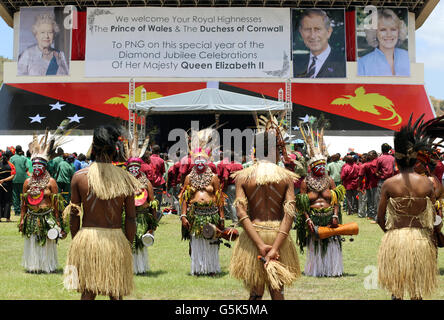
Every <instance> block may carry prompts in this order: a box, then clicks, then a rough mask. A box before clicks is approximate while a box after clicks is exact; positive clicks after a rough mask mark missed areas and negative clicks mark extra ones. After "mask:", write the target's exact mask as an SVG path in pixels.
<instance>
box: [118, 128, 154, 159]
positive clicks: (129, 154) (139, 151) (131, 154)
mask: <svg viewBox="0 0 444 320" xmlns="http://www.w3.org/2000/svg"><path fill="white" fill-rule="evenodd" d="M122 140H123V148H124V155H125V160H126V163H127V165H129V164H130V163H139V164H142V162H143V161H142V157H143V155H144V154H145V152H146V150H147V148H148V144H149V142H150V137H149V136H147V137H146V138H145V140H144V141H143V143H142V145H141V146H140V147H139V132H138V131H135V132H134V133H133V136H132V138H122Z"/></svg>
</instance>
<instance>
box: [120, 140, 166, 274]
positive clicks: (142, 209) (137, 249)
mask: <svg viewBox="0 0 444 320" xmlns="http://www.w3.org/2000/svg"><path fill="white" fill-rule="evenodd" d="M138 140H139V139H138V136H137V134H136V135H135V137H134V138H133V139H132V140H131V142H130V143H128V141H127V144H126V145H125V151H126V152H125V153H126V158H127V159H128V160H127V161H126V164H125V166H126V168H127V170H128V172H129V173H131V175H133V176H134V177H135V178H136V179H137V180H139V182H140V183H141V185H142V189H140V190H138V191H137V192H136V195H135V206H136V235H135V237H134V241H133V244H132V250H133V266H134V274H144V273H145V272H147V271H148V270H149V262H148V250H147V247H146V246H145V245H144V243H143V241H142V238H143V236H145V235H146V236H149V235H147V233H149V234H150V235H151V236H154V231H155V230H156V228H157V226H158V221H157V219H156V212H157V209H158V206H159V202H158V201H157V200H155V199H154V191H153V186H152V184H151V182H150V181H149V180H148V178H147V176H146V175H145V173H143V172H142V171H140V167H141V165H142V163H143V160H142V159H141V157H142V156H143V155H144V154H145V151H146V148H147V146H148V143H149V137H147V138H146V139H145V142H144V143H143V145H142V147H141V148H140V149H139V148H138V145H137V144H138ZM122 227H123V229H124V228H125V224H123V225H122Z"/></svg>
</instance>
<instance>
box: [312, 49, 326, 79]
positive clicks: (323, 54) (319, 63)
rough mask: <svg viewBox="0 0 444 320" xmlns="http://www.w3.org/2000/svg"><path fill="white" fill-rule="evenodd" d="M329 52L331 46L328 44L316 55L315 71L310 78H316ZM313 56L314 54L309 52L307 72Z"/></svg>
mask: <svg viewBox="0 0 444 320" xmlns="http://www.w3.org/2000/svg"><path fill="white" fill-rule="evenodd" d="M330 52H331V48H330V45H328V46H327V49H325V50H324V51H322V52H321V53H320V54H319V55H317V56H316V69H315V72H314V74H313V76H312V78H316V76H317V75H318V73H319V70H321V68H322V65H323V64H324V62H325V60H327V58H328V55H329V54H330ZM314 56H315V55H314V54H313V53H311V52H310V60H309V61H310V62H309V63H308V66H307V72H308V70H309V68H310V65H311V62H312V61H313V57H314Z"/></svg>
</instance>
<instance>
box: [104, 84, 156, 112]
mask: <svg viewBox="0 0 444 320" xmlns="http://www.w3.org/2000/svg"><path fill="white" fill-rule="evenodd" d="M143 89H144V87H143V85H141V86H138V87H137V88H136V89H135V90H134V100H135V101H136V102H141V101H142V90H143ZM160 97H163V96H162V95H161V94H159V93H157V92H154V91H149V92H147V93H146V99H147V100H151V99H156V98H160ZM128 103H129V95H128V94H127V93H124V94H120V95H119V96H117V97H112V98H110V99H108V100H106V101H105V104H123V105H124V106H125V108H127V109H128Z"/></svg>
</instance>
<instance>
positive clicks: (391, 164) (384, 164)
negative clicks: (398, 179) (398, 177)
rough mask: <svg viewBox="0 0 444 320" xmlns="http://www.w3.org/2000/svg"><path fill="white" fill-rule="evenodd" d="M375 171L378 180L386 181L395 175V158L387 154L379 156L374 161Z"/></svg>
mask: <svg viewBox="0 0 444 320" xmlns="http://www.w3.org/2000/svg"><path fill="white" fill-rule="evenodd" d="M376 169H377V172H378V173H379V179H383V180H385V179H388V178H390V177H392V176H393V175H394V174H395V158H394V157H393V156H392V155H389V154H388V153H383V154H381V155H380V156H379V157H378V158H377V159H376Z"/></svg>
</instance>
